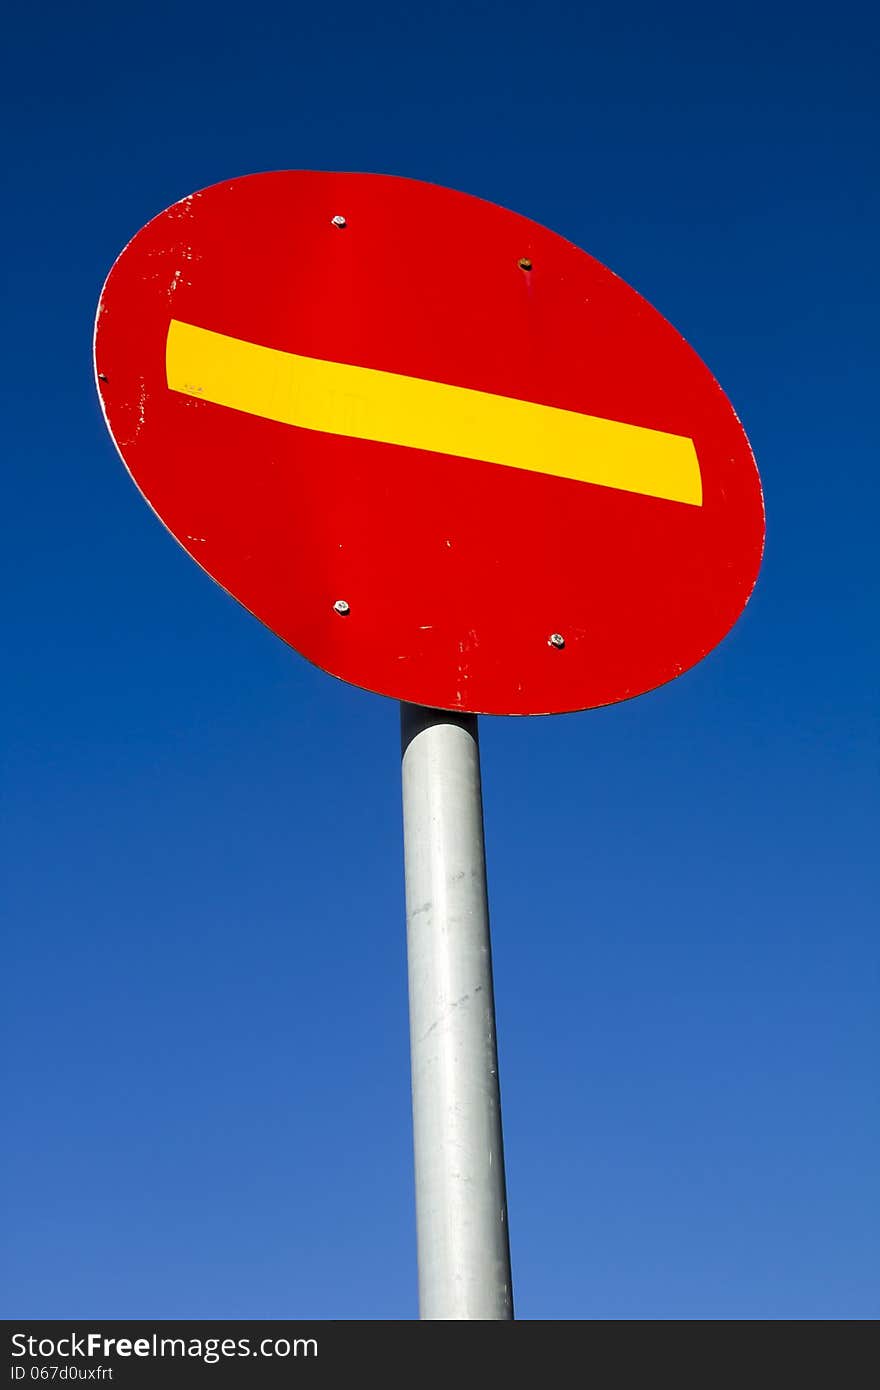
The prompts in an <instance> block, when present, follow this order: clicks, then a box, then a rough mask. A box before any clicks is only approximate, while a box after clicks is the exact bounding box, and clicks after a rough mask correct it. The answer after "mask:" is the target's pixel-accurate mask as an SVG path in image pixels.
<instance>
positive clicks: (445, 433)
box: [95, 172, 764, 714]
mask: <svg viewBox="0 0 880 1390" xmlns="http://www.w3.org/2000/svg"><path fill="white" fill-rule="evenodd" d="M95 353H96V371H97V374H98V386H99V390H100V393H101V397H102V402H103V406H104V411H105V414H106V418H107V422H108V425H109V427H110V430H111V432H112V434H113V437H114V439H115V441H116V444H117V447H118V448H119V451H120V453H121V454H122V457H123V459H124V460H125V463H126V465H127V466H128V468H129V470H130V472H131V474H132V476H133V478H134V480H135V482H136V483H137V485H138V487H139V488H140V490H141V491H142V492H143V494H144V496H145V497H146V498H147V500H148V501H149V502H150V504H151V506H152V507H153V508H154V509H155V511H156V512H157V514H158V515H159V517H160V518H161V519H162V521H163V522H164V523H165V525H166V526H167V527H168V528H169V530H170V531H171V532H172V533H173V534H174V536H175V537H176V538H177V540H178V541H179V542H180V543H181V545H183V546H184V548H185V549H186V550H187V551H188V552H189V553H190V555H192V557H193V559H195V560H196V561H197V562H198V563H199V564H200V565H201V566H202V568H203V569H205V570H206V571H207V572H208V573H209V574H210V575H211V576H212V577H213V578H214V579H216V580H217V582H218V583H219V584H221V585H222V586H223V587H224V588H225V589H227V590H228V591H229V592H230V593H231V594H233V595H234V597H235V598H237V599H238V600H239V601H240V602H241V603H242V604H244V606H245V607H246V608H247V609H249V610H250V611H251V612H252V613H254V614H255V615H256V616H257V617H258V618H260V619H261V620H262V621H263V622H264V623H266V624H267V625H268V626H269V627H270V628H271V629H272V630H273V631H274V632H276V633H277V634H278V635H279V636H280V637H282V638H283V639H284V640H285V641H286V642H289V643H290V645H291V646H293V647H295V648H296V649H297V650H298V651H299V652H301V653H302V654H303V655H304V656H305V657H307V658H308V659H309V660H310V661H313V662H314V663H316V664H317V665H318V666H320V667H322V668H323V669H324V670H326V671H329V672H331V673H332V674H334V675H336V676H339V677H341V678H342V679H344V680H347V681H351V682H353V683H354V684H356V685H360V686H363V687H365V688H366V689H368V690H374V691H378V692H379V693H381V694H384V695H390V696H393V697H394V698H397V699H402V700H408V701H413V702H416V703H420V704H426V705H434V706H437V707H440V708H447V709H458V710H466V711H475V712H484V713H493V714H539V713H552V712H561V711H565V710H576V709H584V708H588V707H591V706H595V705H602V704H608V703H611V702H613V701H616V700H622V699H626V698H628V697H630V696H633V695H637V694H640V693H642V692H643V691H646V690H650V689H652V688H653V687H655V686H657V685H660V684H662V683H663V682H665V681H668V680H670V679H672V678H673V677H674V676H677V675H679V674H680V673H681V672H682V671H684V670H686V669H687V668H688V667H690V666H692V665H694V663H695V662H697V661H698V660H700V658H701V657H703V656H704V655H706V653H707V652H708V651H710V650H711V648H712V647H714V646H715V645H716V644H717V643H718V642H719V641H720V640H721V639H722V638H723V637H724V635H725V634H726V633H727V631H728V630H729V629H730V627H731V626H732V624H733V623H734V622H735V621H736V619H737V617H738V616H739V614H740V612H741V611H742V609H743V607H744V605H745V603H746V601H747V599H748V596H749V594H750V592H751V589H752V587H753V585H754V582H755V578H756V575H757V572H758V567H759V564H760V557H761V551H762V546H763V537H764V514H763V504H762V499H761V490H760V484H759V481H758V475H757V472H756V469H755V465H754V461H753V459H752V455H751V451H750V449H749V445H748V442H747V440H746V437H745V435H744V433H743V430H742V427H741V426H740V424H739V422H738V420H737V418H736V415H735V413H734V411H733V409H732V407H731V405H730V404H729V402H728V401H727V399H726V397H725V396H724V394H723V392H722V391H721V388H720V387H719V386H718V384H717V382H716V381H715V380H714V379H713V377H712V376H711V374H710V373H709V371H708V370H707V368H706V367H705V366H704V365H703V364H702V362H701V361H700V360H699V358H698V357H697V356H696V354H695V353H694V352H693V351H692V349H691V348H689V347H688V345H687V344H686V343H685V342H684V340H683V339H682V338H681V336H680V335H679V334H678V333H677V332H676V330H675V329H673V328H672V327H671V326H670V324H669V323H667V322H666V320H665V319H663V318H662V316H661V315H660V314H658V313H657V312H656V310H654V309H652V308H651V307H650V305H648V304H647V303H646V302H645V301H644V300H643V299H642V298H641V297H640V296H639V295H638V294H636V292H635V291H634V290H632V289H630V288H629V287H628V286H627V285H626V284H624V282H623V281H621V280H620V279H618V278H617V277H616V276H615V275H613V274H612V272H611V271H609V270H607V269H606V268H605V267H604V266H602V265H600V264H599V263H598V262H597V261H595V260H593V259H592V258H591V257H590V256H588V255H587V254H586V253H585V252H583V251H580V250H578V249H577V248H576V247H574V246H572V245H571V244H570V243H569V242H566V241H565V240H563V239H562V238H561V237H559V236H557V235H556V234H554V233H553V232H550V231H548V230H546V229H545V228H543V227H540V226H538V225H537V224H535V223H533V222H530V221H528V220H527V219H526V218H523V217H520V216H519V215H517V214H515V213H512V212H508V211H506V210H505V209H503V208H499V207H496V206H494V205H493V204H490V203H486V202H483V201H481V200H480V199H477V198H473V197H470V196H468V195H466V194H462V193H454V192H451V191H450V190H448V189H442V188H438V187H436V186H434V185H430V184H423V183H418V182H414V181H412V180H407V179H398V178H392V177H387V176H384V175H371V174H330V173H309V172H282V173H274V174H257V175H252V176H250V177H247V178H242V179H237V180H234V181H232V182H230V183H223V184H218V185H215V186H214V187H212V188H208V189H205V190H204V191H203V192H201V193H197V194H194V195H192V196H191V197H189V198H185V199H184V200H183V201H182V202H180V203H177V204H175V205H174V206H173V207H172V208H169V209H168V210H167V211H166V212H164V213H161V214H160V215H159V216H158V217H156V218H155V219H154V220H153V221H152V222H150V223H149V224H148V225H147V226H146V227H145V228H144V229H143V230H142V231H141V232H139V233H138V235H137V236H136V237H135V238H134V240H133V241H132V242H131V243H130V244H129V245H128V247H127V248H126V249H125V251H124V252H123V253H122V255H121V256H120V258H119V260H118V261H117V262H116V265H115V266H114V267H113V270H112V271H111V273H110V276H109V277H108V280H107V284H106V285H105V287H104V291H103V293H102V296H101V301H100V305H99V310H98V320H97V327H96V346H95Z"/></svg>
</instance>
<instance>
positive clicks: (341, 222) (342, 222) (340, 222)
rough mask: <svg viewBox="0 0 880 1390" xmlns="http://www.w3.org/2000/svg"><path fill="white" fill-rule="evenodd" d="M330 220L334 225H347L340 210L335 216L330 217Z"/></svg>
mask: <svg viewBox="0 0 880 1390" xmlns="http://www.w3.org/2000/svg"><path fill="white" fill-rule="evenodd" d="M330 222H331V223H332V225H333V226H334V227H346V226H347V225H348V223H347V222H346V220H345V218H344V217H343V216H342V213H341V212H337V214H336V216H335V217H331V218H330Z"/></svg>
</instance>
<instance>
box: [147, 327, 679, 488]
mask: <svg viewBox="0 0 880 1390" xmlns="http://www.w3.org/2000/svg"><path fill="white" fill-rule="evenodd" d="M165 366H166V374H167V379H168V386H169V387H170V389H171V390H172V391H180V392H182V393H183V394H184V395H187V396H196V397H198V398H199V400H204V401H213V402H214V404H215V405H225V406H228V407H229V408H230V409H232V410H241V411H244V412H245V413H246V414H248V415H259V416H262V417H263V418H264V419H267V420H277V421H279V422H280V423H281V424H284V425H298V426H299V427H300V428H301V429H307V430H318V431H320V432H321V433H322V434H341V435H346V436H349V437H350V438H354V439H372V440H376V441H378V442H380V443H383V444H398V445H402V446H403V447H405V448H409V449H426V450H428V451H429V452H430V453H435V454H453V455H456V456H459V457H461V458H470V459H481V460H483V461H484V462H486V463H498V464H502V465H504V466H505V467H507V468H525V469H528V470H530V471H531V472H533V473H549V474H552V475H553V476H555V477H558V478H573V479H575V480H576V481H578V482H582V483H596V484H598V485H599V486H601V487H613V488H619V489H621V490H622V491H624V492H639V493H644V494H646V495H647V496H649V497H663V498H666V499H668V500H669V501H672V502H687V503H690V504H691V505H692V506H696V507H699V506H701V505H702V501H703V488H702V480H701V478H700V465H699V463H698V461H697V453H696V449H695V448H694V444H693V440H691V439H688V438H686V437H685V436H683V435H678V434H666V433H664V432H663V431H662V430H650V429H644V428H643V427H642V426H641V425H625V424H621V423H620V422H619V421H616V420H603V419H601V418H600V417H599V416H596V415H580V414H579V413H578V412H577V411H574V410H560V409H558V408H557V407H556V406H550V405H538V404H536V403H535V402H533V401H521V400H516V399H515V398H513V397H511V396H494V395H491V394H490V393H489V392H487V391H472V390H470V389H469V388H468V387H464V386H448V385H445V384H444V383H443V382H440V381H424V380H422V378H420V377H412V376H400V375H398V374H397V373H396V372H382V371H377V370H375V368H373V367H352V366H349V365H347V364H345V363H343V362H326V361H324V360H323V359H321V358H318V357H300V356H298V355H297V354H296V353H293V352H279V351H278V350H277V349H276V348H267V347H260V346H258V344H256V343H248V342H245V341H243V340H242V339H241V338H230V337H227V335H226V334H225V333H213V332H211V331H210V330H209V329H207V328H196V327H195V326H194V325H193V324H190V323H181V322H180V321H179V320H177V319H172V320H171V323H170V324H169V327H168V342H167V347H166V359H165Z"/></svg>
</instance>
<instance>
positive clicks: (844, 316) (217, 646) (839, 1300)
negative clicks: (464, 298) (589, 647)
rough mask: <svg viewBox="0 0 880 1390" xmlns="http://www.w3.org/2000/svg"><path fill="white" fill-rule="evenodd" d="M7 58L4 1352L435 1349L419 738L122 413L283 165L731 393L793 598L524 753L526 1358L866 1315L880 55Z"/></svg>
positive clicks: (406, 37)
mask: <svg viewBox="0 0 880 1390" xmlns="http://www.w3.org/2000/svg"><path fill="white" fill-rule="evenodd" d="M9 28H10V32H7V36H6V37H7V42H6V56H5V58H4V62H5V63H6V64H7V68H8V70H7V72H6V74H5V78H4V83H3V90H4V100H5V102H6V107H7V109H6V116H5V120H6V127H7V131H8V132H9V133H10V134H11V135H12V139H11V141H10V143H9V145H8V152H7V164H6V185H7V190H8V192H9V193H10V194H11V195H12V197H11V204H10V212H9V213H8V214H7V219H6V224H5V227H4V231H5V234H6V237H7V247H6V253H5V261H6V265H7V267H8V270H9V272H10V274H9V291H8V296H7V298H8V302H9V303H10V305H11V314H10V313H8V315H7V332H6V334H5V335H4V347H3V382H4V385H5V388H6V391H5V394H6V396H7V400H6V418H7V421H8V424H7V428H6V445H7V450H6V452H7V471H6V476H7V479H8V481H7V489H8V490H7V507H6V513H5V520H6V535H5V541H4V559H5V561H6V564H7V567H8V578H7V581H6V585H7V593H8V594H9V596H10V602H9V603H8V604H7V611H8V633H9V636H8V639H7V650H8V668H7V669H8V674H7V678H6V681H5V682H4V686H3V700H4V713H3V724H4V731H5V733H6V735H7V748H8V751H7V754H6V771H5V781H6V807H7V811H6V833H5V837H4V838H5V849H4V856H5V858H6V867H5V878H6V882H7V885H8V891H7V897H8V901H9V903H10V910H9V912H8V914H7V918H8V926H7V931H6V935H5V947H4V950H5V954H6V959H7V966H8V971H9V991H8V996H7V1008H6V1010H5V1013H6V1025H7V1028H8V1030H9V1043H8V1046H7V1056H8V1057H10V1058H11V1067H10V1069H9V1070H10V1076H9V1082H8V1087H7V1090H8V1094H9V1096H10V1100H9V1104H8V1107H7V1111H8V1114H9V1117H10V1122H9V1127H8V1131H7V1140H6V1144H5V1146H4V1156H3V1162H4V1167H5V1170H6V1184H7V1190H8V1191H9V1192H10V1193H11V1196H12V1208H13V1209H12V1215H11V1219H10V1220H9V1221H8V1223H7V1227H8V1238H9V1243H10V1246H11V1250H10V1255H9V1258H8V1259H7V1261H6V1262H5V1264H6V1270H7V1278H8V1288H7V1289H6V1291H5V1293H4V1298H3V1302H4V1307H5V1310H6V1316H8V1317H16V1318H21V1317H45V1318H49V1317H59V1318H82V1317H86V1316H89V1317H94V1316H101V1317H104V1318H112V1317H117V1318H125V1317H140V1318H160V1317H165V1318H187V1317H193V1318H196V1317H209V1318H218V1319H222V1318H230V1319H234V1318H249V1317H265V1318H279V1317H305V1318H308V1317H324V1318H367V1319H372V1318H389V1319H391V1318H412V1317H414V1316H416V1289H415V1252H414V1220H413V1211H412V1205H413V1198H412V1177H411V1148H410V1142H411V1141H410V1116H409V1070H408V1068H409V1062H408V1038H407V1019H406V972H405V957H404V917H403V888H402V864H401V844H400V838H401V829H400V810H399V781H398V744H397V737H398V734H397V708H396V706H395V705H394V704H393V703H391V702H389V701H385V700H383V699H381V698H379V697H376V696H372V695H368V694H365V693H362V692H359V691H357V690H354V689H352V688H349V687H347V686H344V685H342V684H340V683H338V682H336V681H333V680H332V679H330V678H329V677H326V676H323V675H321V674H320V673H319V672H318V671H316V670H314V669H313V668H312V667H310V666H309V665H308V664H307V663H306V662H304V661H303V660H302V659H300V658H299V657H298V656H297V655H296V654H295V653H293V652H291V651H290V650H289V649H287V648H285V647H284V646H283V645H282V644H281V643H280V642H279V641H278V640H277V639H276V638H274V637H273V636H272V635H271V634H270V633H269V632H268V631H266V630H265V629H264V628H262V627H261V626H260V625H259V624H258V623H256V622H255V621H254V620H253V619H252V618H250V617H249V616H248V615H247V614H246V613H244V611H243V610H241V609H239V608H238V607H237V606H236V605H235V603H234V602H233V601H232V600H230V599H229V598H227V597H226V596H225V595H224V594H223V593H222V592H221V591H220V590H219V589H218V588H217V587H216V586H215V585H214V584H212V583H211V582H210V580H209V579H208V578H207V577H206V576H205V575H204V574H203V573H201V572H200V571H199V570H198V569H197V568H196V566H194V565H193V564H192V563H191V562H190V561H189V560H188V559H187V557H186V556H185V555H184V554H183V552H182V551H181V550H179V548H178V547H177V546H176V545H175V543H174V542H173V540H172V539H171V538H170V537H169V536H168V535H167V533H165V531H164V530H163V529H162V527H161V526H159V525H158V523H157V522H156V520H155V518H154V517H153V516H152V515H151V513H150V511H149V509H148V508H147V507H146V506H145V505H144V504H143V502H142V501H141V499H140V498H139V497H138V495H137V493H136V491H135V489H134V488H133V486H132V484H131V482H130V480H129V479H128V477H127V475H126V473H125V470H124V469H123V467H122V465H121V464H120V462H119V460H118V458H117V456H116V453H115V450H114V448H113V446H112V444H111V441H110V439H109V437H108V436H107V434H106V431H105V429H104V425H103V422H102V420H101V417H100V412H99V408H98V405H97V401H96V399H95V395H94V389H93V383H92V379H91V361H90V348H91V332H92V320H93V315H94V307H95V303H96V300H97V296H98V293H99V290H100V287H101V284H102V281H103V279H104V276H105V275H106V272H107V269H108V268H109V265H110V263H111V262H112V260H113V259H114V257H115V256H116V254H117V252H118V251H119V249H120V248H121V247H122V245H123V244H124V243H125V241H126V240H127V239H128V238H129V237H130V236H131V235H132V234H133V233H134V232H135V231H136V230H137V229H138V228H139V227H140V226H141V225H142V224H143V223H144V222H145V221H147V220H148V219H149V218H150V217H152V216H153V215H154V214H155V213H156V212H158V211H160V210H161V209H162V208H163V207H165V206H167V205H168V204H169V203H171V202H173V201H175V200H176V199H177V198H180V197H182V196H184V195H185V194H187V193H189V192H191V191H193V190H194V189H197V188H200V187H203V186H205V185H207V184H210V183H212V182H215V181H217V180H220V179H224V178H228V177H233V176H235V175H238V174H245V173H252V172H257V171H259V170H263V169H273V168H328V169H340V168H341V169H360V170H369V171H378V172H387V173H395V174H403V175H408V176H411V177H415V178H423V179H427V180H431V181H434V182H438V183H443V184H448V185H450V186H452V187H455V188H461V189H464V190H465V191H467V192H470V193H475V194H478V195H480V196H483V197H486V198H489V199H492V200H493V201H496V202H499V203H502V204H504V205H506V206H509V207H512V208H514V209H516V210H517V211H519V212H522V213H524V214H526V215H527V216H529V217H532V218H534V219H536V220H537V221H540V222H543V223H545V224H546V225H548V226H550V227H552V228H553V229H554V230H556V231H558V232H560V233H562V234H563V235H564V236H566V237H568V238H569V239H570V240H572V241H574V242H576V243H578V244H579V245H581V246H583V247H584V248H585V249H586V250H588V251H589V252H591V254H593V255H594V256H596V257H598V258H599V259H600V260H602V261H604V262H605V263H606V264H607V265H609V266H611V268H612V269H613V270H615V271H617V272H618V273H619V274H620V275H622V276H623V277H624V278H625V279H627V280H628V281H629V282H630V283H631V284H633V285H634V286H635V287H636V288H637V289H638V290H639V291H641V293H643V294H644V295H645V296H646V297H647V298H648V299H649V300H651V302H652V303H654V304H655V305H656V307H657V308H658V309H660V310H661V311H662V312H663V313H664V314H665V315H666V316H667V317H668V318H669V319H671V320H672V322H673V323H675V324H676V326H677V327H678V328H679V329H680V330H681V331H682V332H683V333H684V334H685V336H686V337H687V338H688V339H689V340H690V342H691V343H692V344H693V345H694V347H695V348H696V349H697V350H698V352H700V354H701V355H702V356H703V357H704V359H705V360H706V362H707V363H708V365H709V366H710V367H711V369H712V371H713V372H714V373H715V375H716V376H717V377H718V378H719V380H720V381H721V383H722V384H723V386H724V387H725V389H726V391H727V392H728V394H729V396H730V398H731V400H732V401H733V403H734V405H735V407H736V409H737V410H738V412H739V414H740V416H741V418H742V419H743V422H744V424H745V426H746V429H747V431H748V433H749V436H750V438H751V440H752V443H753V446H754V449H755V453H756V455H757V458H758V462H759V466H760V468H761V473H762V478H763V482H764V488H765V496H766V503H767V513H768V542H767V552H766V556H765V562H764V567H763V571H762V575H761V578H760V580H759V583H758V587H757V590H756V593H755V596H754V598H753V600H752V602H751V604H750V606H749V608H748V610H747V612H746V615H745V617H744V618H743V620H742V621H741V622H740V623H739V625H738V626H737V627H736V628H735V630H734V632H733V633H732V634H731V636H730V637H729V638H728V639H726V641H725V642H724V643H723V644H722V646H721V647H720V648H719V649H718V650H717V651H716V652H714V653H713V654H712V655H710V656H709V657H708V658H707V659H706V660H705V661H704V662H703V663H702V664H701V665H700V666H698V667H697V668H696V669H695V670H693V671H691V672H690V673H688V674H686V675H685V676H684V677H682V678H681V679H680V680H678V681H675V682H673V683H672V685H669V686H666V687H664V688H663V689H661V690H659V691H657V692H655V693H654V694H652V695H649V696H645V697H643V698H641V699H639V700H636V701H634V702H631V703H628V704H624V705H620V706H616V707H613V708H610V709H605V710H599V711H595V712H593V713H589V714H584V715H576V716H565V717H561V718H554V719H545V720H539V719H536V720H525V721H522V720H508V721H505V720H497V719H494V720H493V719H487V720H484V721H483V725H482V743H483V774H484V783H485V787H484V790H485V801H486V814H487V843H488V854H489V872H490V886H491V893H492V911H493V940H494V950H495V968H496V990H497V1007H498V1024H499V1041H500V1064H501V1079H502V1088H503V1101H504V1121H505V1141H506V1149H507V1162H508V1186H509V1199H510V1221H511V1239H512V1253H513V1263H514V1286H515V1294H516V1303H517V1313H518V1316H520V1317H523V1318H537V1319H548V1318H561V1319H581V1318H583V1319H592V1318H597V1319H606V1318H612V1319H636V1318H645V1319H688V1318H723V1319H741V1318H761V1319H779V1318H785V1319H788V1318H797V1319H815V1318H818V1319H849V1318H869V1317H874V1316H876V1314H877V1311H878V1297H877V1293H878V1290H877V1274H876V1270H877V1258H876V1251H877V1234H878V1230H877V1227H878V1221H877V1185H876V1172H877V1160H878V1115H877V1106H876V1081H877V1074H876V1072H877V1068H876V1056H877V1041H878V1039H877V1018H876V986H877V964H878V959H877V946H876V924H875V921H874V917H875V916H876V910H874V912H873V913H872V905H873V903H875V902H876V889H877V881H876V871H875V867H874V859H875V855H876V850H875V843H876V828H877V827H876V805H877V751H878V740H877V724H876V715H875V714H874V712H873V708H872V706H873V705H874V704H875V701H874V698H873V697H874V696H875V692H876V684H877V648H876V611H877V596H878V595H877V589H878V585H877V548H876V538H875V532H876V514H877V505H878V501H880V498H878V483H877V471H876V448H875V437H876V408H875V405H874V398H875V395H876V366H877V364H876V331H875V319H876V306H877V285H876V271H875V266H876V248H875V244H874V243H875V230H874V229H875V226H876V213H877V193H876V184H875V183H874V182H872V180H871V177H870V173H871V159H870V153H871V150H872V149H873V148H875V143H876V127H877V122H876V110H875V108H874V106H873V105H872V98H873V87H874V82H873V78H874V75H875V74H874V73H873V59H872V57H871V49H872V47H876V38H877V33H876V18H875V17H874V16H872V15H871V14H870V12H869V11H868V10H867V9H866V8H865V7H862V6H858V7H857V6H853V5H848V4H843V5H838V6H835V7H834V8H833V9H832V10H829V9H828V8H827V7H821V8H820V7H812V8H811V7H809V6H807V7H803V6H798V7H795V6H786V5H780V6H757V5H752V4H748V3H747V4H745V5H740V6H737V7H736V8H735V9H734V10H732V11H730V12H729V13H724V14H719V13H718V12H717V10H716V11H712V10H711V9H707V8H706V7H705V6H696V5H681V4H679V5H676V4H673V5H671V6H666V7H659V8H658V7H654V6H647V5H644V4H641V3H636V4H634V5H631V6H629V7H626V8H621V7H614V6H610V5H607V6H602V7H587V6H582V5H579V4H561V3H552V2H551V3H547V4H543V5H541V6H538V7H535V6H526V5H523V4H521V3H520V2H519V0H514V2H513V3H509V4H504V5H502V4H500V3H498V4H479V3H471V4H468V5H464V4H461V3H457V2H456V0H453V3H449V4H444V5H443V6H436V7H430V8H427V7H413V6H411V5H404V4H400V5H391V4H387V3H382V0H380V3H378V4H375V5H371V6H355V5H349V4H339V5H336V6H334V7H312V8H309V9H304V8H301V7H299V6H296V5H272V4H270V5H264V6H262V7H250V8H247V7H231V6H224V5H223V4H222V3H221V4H214V5H211V6H208V5H205V4H203V3H201V0H196V3H194V4H190V5H187V6H177V5H164V6H163V5H151V6H149V7H147V6H143V5H140V4H135V5H128V6H110V5H107V4H94V5H91V6H88V7H86V9H85V11H83V10H79V11H77V12H76V13H75V14H74V13H73V12H71V11H70V10H69V9H68V8H67V7H62V6H60V5H52V6H50V7H49V8H48V10H47V9H43V10H35V9H33V8H28V7H19V9H18V10H17V12H16V13H15V14H14V15H13V16H12V18H11V20H10V21H9Z"/></svg>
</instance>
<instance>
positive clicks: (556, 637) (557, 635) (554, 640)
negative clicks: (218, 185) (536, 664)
mask: <svg viewBox="0 0 880 1390" xmlns="http://www.w3.org/2000/svg"><path fill="white" fill-rule="evenodd" d="M547 646H548V647H557V648H559V647H564V646H565V638H564V637H563V635H562V633H561V632H551V633H550V636H549V638H548V640H547Z"/></svg>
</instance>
